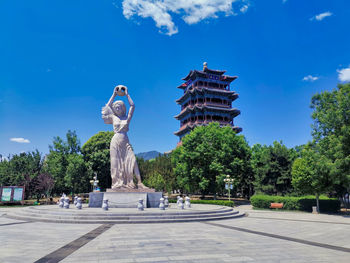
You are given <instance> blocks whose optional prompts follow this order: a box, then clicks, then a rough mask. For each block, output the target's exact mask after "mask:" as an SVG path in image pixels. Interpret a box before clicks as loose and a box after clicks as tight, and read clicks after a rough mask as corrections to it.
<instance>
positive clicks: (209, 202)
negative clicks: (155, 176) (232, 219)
mask: <svg viewBox="0 0 350 263" xmlns="http://www.w3.org/2000/svg"><path fill="white" fill-rule="evenodd" d="M176 202H177V200H176V199H169V203H176ZM191 204H207V205H222V206H230V207H233V206H234V202H233V201H226V200H191Z"/></svg>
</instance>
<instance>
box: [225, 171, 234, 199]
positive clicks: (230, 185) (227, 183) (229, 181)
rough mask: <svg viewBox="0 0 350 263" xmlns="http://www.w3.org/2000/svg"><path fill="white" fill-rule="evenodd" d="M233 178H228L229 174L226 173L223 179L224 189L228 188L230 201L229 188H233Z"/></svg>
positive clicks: (229, 193) (229, 192)
mask: <svg viewBox="0 0 350 263" xmlns="http://www.w3.org/2000/svg"><path fill="white" fill-rule="evenodd" d="M233 181H234V179H233V178H230V176H229V175H226V178H225V179H224V182H225V189H228V200H229V201H231V189H233Z"/></svg>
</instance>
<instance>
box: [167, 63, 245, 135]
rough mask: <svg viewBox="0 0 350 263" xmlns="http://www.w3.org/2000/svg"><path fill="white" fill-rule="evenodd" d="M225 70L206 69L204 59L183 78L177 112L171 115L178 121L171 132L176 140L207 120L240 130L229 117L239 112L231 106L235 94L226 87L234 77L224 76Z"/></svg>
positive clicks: (235, 97)
mask: <svg viewBox="0 0 350 263" xmlns="http://www.w3.org/2000/svg"><path fill="white" fill-rule="evenodd" d="M225 72H226V71H223V70H212V69H209V68H208V66H207V63H206V62H204V64H203V70H202V71H200V70H191V71H190V73H189V74H188V75H187V76H186V77H185V78H183V80H184V81H186V82H185V83H183V84H182V85H180V86H179V87H178V88H180V89H183V91H184V94H183V95H182V97H181V98H179V99H178V100H176V103H177V104H179V105H181V112H180V114H178V115H176V116H175V118H176V119H177V120H179V121H180V129H179V130H178V131H176V132H175V133H174V134H175V135H177V136H179V138H180V140H181V139H182V137H183V136H184V135H186V134H187V133H189V132H190V131H191V130H192V129H193V128H195V127H196V126H201V125H207V124H208V123H210V122H218V123H219V124H220V126H225V125H229V126H231V127H232V129H233V130H235V131H236V132H237V133H239V132H241V131H242V128H240V127H237V126H234V124H233V119H234V118H235V117H236V116H238V115H239V114H241V112H240V111H239V110H238V109H235V108H232V102H233V101H234V100H236V99H237V98H238V94H237V93H236V92H234V91H231V90H230V84H231V82H232V81H234V80H235V79H236V78H237V77H236V76H235V77H231V76H226V75H224V73H225Z"/></svg>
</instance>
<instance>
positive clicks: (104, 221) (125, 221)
mask: <svg viewBox="0 0 350 263" xmlns="http://www.w3.org/2000/svg"><path fill="white" fill-rule="evenodd" d="M244 215H245V213H244V212H243V213H242V212H241V213H239V212H238V213H231V214H227V215H223V216H217V215H213V216H206V217H196V218H172V219H164V218H157V219H147V218H137V219H119V220H111V219H96V220H95V219H92V218H89V219H84V220H82V219H66V218H62V219H58V218H45V217H37V216H23V215H18V214H16V213H8V214H6V215H5V217H8V218H12V219H16V220H23V221H34V222H36V221H39V222H48V223H66V224H149V223H181V222H199V221H211V220H224V219H232V218H239V217H242V216H244Z"/></svg>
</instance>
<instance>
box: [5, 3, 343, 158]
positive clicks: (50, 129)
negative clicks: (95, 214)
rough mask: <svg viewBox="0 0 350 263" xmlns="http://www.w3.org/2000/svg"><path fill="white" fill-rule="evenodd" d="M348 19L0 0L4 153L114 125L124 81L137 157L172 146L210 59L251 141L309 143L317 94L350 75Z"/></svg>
mask: <svg viewBox="0 0 350 263" xmlns="http://www.w3.org/2000/svg"><path fill="white" fill-rule="evenodd" d="M349 17H350V2H349V1H347V0H332V1H330V0H328V1H326V0H314V1H313V0H308V1H302V0H287V1H283V0H249V1H244V0H236V1H235V0H191V1H189V0H162V1H155V0H153V1H152V0H124V1H122V0H120V1H118V0H115V1H112V0H94V1H93V0H75V1H71V0H36V1H30V0H22V1H20V0H0V32H1V34H0V58H1V59H0V154H2V155H5V156H7V155H8V154H10V153H11V154H15V153H20V152H21V151H29V150H34V149H39V151H41V152H42V153H47V152H48V145H49V144H51V142H52V139H53V137H54V136H65V134H66V132H67V131H68V130H69V129H70V130H76V131H77V134H78V136H79V138H80V140H81V142H82V144H83V143H85V142H86V141H87V140H88V139H89V138H90V137H91V136H92V135H94V134H96V133H97V132H99V131H107V130H112V127H111V125H106V124H104V122H103V120H102V119H101V113H100V110H101V107H102V106H103V105H104V104H105V103H106V102H107V101H108V99H109V97H110V96H111V94H112V92H113V88H114V86H115V85H117V84H124V85H126V86H128V87H129V92H130V95H131V97H132V98H133V100H134V102H135V105H136V110H135V114H134V118H133V120H132V123H131V125H130V132H129V138H130V141H131V143H132V145H133V147H134V149H135V152H144V151H150V150H157V151H160V152H164V151H168V150H170V149H172V148H174V147H175V145H176V143H177V142H178V138H177V137H176V136H175V135H173V132H174V131H176V130H177V129H178V128H179V122H178V121H177V120H175V119H174V118H173V116H174V115H176V114H177V113H178V112H179V111H180V107H179V106H178V105H177V104H176V103H175V100H176V99H177V98H179V97H180V96H181V90H179V89H177V88H176V87H177V86H178V85H180V84H181V83H182V80H181V78H182V77H184V76H186V75H187V74H188V72H189V71H190V70H191V69H201V68H202V64H203V62H204V61H206V62H208V67H209V68H212V69H225V70H227V74H228V75H237V76H238V77H239V78H238V79H237V80H236V81H234V83H233V85H232V88H233V90H235V91H236V92H238V93H239V94H240V98H239V99H238V100H236V101H235V102H234V107H237V108H238V109H240V110H241V115H240V116H238V117H237V118H236V119H235V124H236V125H238V126H240V127H242V128H243V133H242V134H243V135H244V136H246V138H247V140H248V142H249V144H250V145H253V144H255V143H261V144H271V143H272V142H273V141H274V140H282V141H283V142H284V143H285V144H286V145H287V146H288V147H293V146H295V145H300V144H303V143H306V142H307V141H308V140H310V139H311V136H310V133H311V128H310V125H311V123H312V120H311V117H310V114H311V110H310V109H309V105H310V101H311V96H312V95H313V94H315V93H316V92H320V91H324V90H331V89H333V88H335V87H336V85H337V84H338V83H341V82H347V81H350V52H349V43H350V35H349V33H348V30H349V26H350V20H349ZM16 138H17V139H16ZM20 138H22V139H20ZM11 139H12V140H11Z"/></svg>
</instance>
